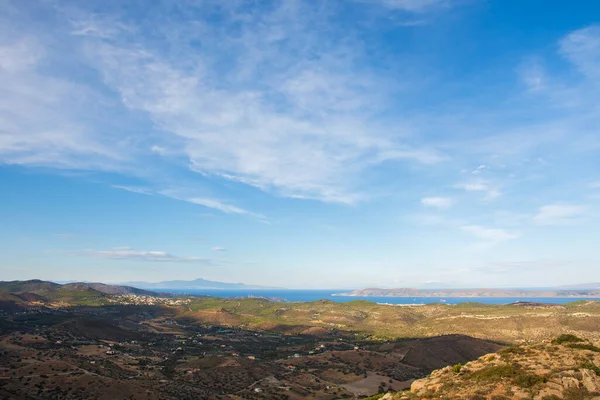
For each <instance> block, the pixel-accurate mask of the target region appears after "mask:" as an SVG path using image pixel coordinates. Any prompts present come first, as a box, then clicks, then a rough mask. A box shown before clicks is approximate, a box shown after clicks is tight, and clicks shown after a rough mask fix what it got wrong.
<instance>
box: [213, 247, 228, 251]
mask: <svg viewBox="0 0 600 400" xmlns="http://www.w3.org/2000/svg"><path fill="white" fill-rule="evenodd" d="M211 250H212V251H218V252H221V251H227V249H226V248H225V247H219V246H214V247H211Z"/></svg>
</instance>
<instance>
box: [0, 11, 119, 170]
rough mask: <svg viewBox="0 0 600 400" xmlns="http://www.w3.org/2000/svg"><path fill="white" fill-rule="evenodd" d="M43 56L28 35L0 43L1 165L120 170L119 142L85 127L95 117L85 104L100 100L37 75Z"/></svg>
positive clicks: (68, 83)
mask: <svg viewBox="0 0 600 400" xmlns="http://www.w3.org/2000/svg"><path fill="white" fill-rule="evenodd" d="M1 11H2V8H1V6H0V13H1ZM7 30H8V31H9V32H10V29H7ZM3 32H4V31H3ZM47 53H48V51H47V50H46V48H45V46H44V45H43V44H42V43H41V42H40V40H39V39H38V38H35V37H33V36H30V35H26V34H9V35H6V36H5V37H2V38H1V39H0V87H2V94H1V96H0V163H8V164H20V165H35V166H49V167H55V168H79V169H102V170H115V169H118V168H121V165H122V164H123V163H124V158H125V157H124V155H123V153H122V152H121V150H122V149H121V144H122V140H120V139H118V138H117V137H113V135H112V134H107V133H102V134H100V133H99V132H98V131H97V130H95V128H93V124H91V125H89V124H88V123H87V122H89V119H90V118H91V119H95V118H98V116H99V115H97V109H96V107H89V108H88V106H89V105H90V102H94V103H96V102H100V99H99V98H98V97H95V95H94V94H93V92H92V91H90V90H89V88H86V87H84V86H80V85H78V84H76V83H74V82H72V81H69V80H66V79H61V78H58V77H55V76H51V75H48V74H45V73H42V72H40V71H39V70H42V68H41V67H40V64H43V61H44V60H45V58H46V57H47V56H48V54H47ZM110 141H112V144H109V142H110Z"/></svg>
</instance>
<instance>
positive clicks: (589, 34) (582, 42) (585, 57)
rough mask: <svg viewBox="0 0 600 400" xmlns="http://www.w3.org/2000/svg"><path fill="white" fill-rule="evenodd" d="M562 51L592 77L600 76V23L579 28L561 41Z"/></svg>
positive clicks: (584, 72) (580, 69)
mask: <svg viewBox="0 0 600 400" xmlns="http://www.w3.org/2000/svg"><path fill="white" fill-rule="evenodd" d="M559 46H560V52H561V54H562V55H564V56H565V57H566V58H567V59H568V60H569V61H571V62H572V63H573V64H575V66H576V67H577V68H578V69H579V71H580V72H581V73H583V74H584V75H586V76H588V77H590V78H594V79H596V78H600V25H592V26H589V27H587V28H583V29H579V30H576V31H573V32H571V33H570V34H568V35H567V36H565V37H564V38H563V39H562V40H561V41H560V43H559Z"/></svg>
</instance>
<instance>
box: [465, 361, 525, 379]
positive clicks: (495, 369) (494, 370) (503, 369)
mask: <svg viewBox="0 0 600 400" xmlns="http://www.w3.org/2000/svg"><path fill="white" fill-rule="evenodd" d="M514 374H515V367H514V366H512V365H510V364H504V365H494V366H491V367H485V368H483V369H480V370H479V371H475V372H473V374H472V375H471V377H472V378H473V379H474V380H476V381H495V380H500V379H502V378H510V377H512V376H514Z"/></svg>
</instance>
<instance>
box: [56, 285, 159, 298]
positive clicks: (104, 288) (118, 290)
mask: <svg viewBox="0 0 600 400" xmlns="http://www.w3.org/2000/svg"><path fill="white" fill-rule="evenodd" d="M60 290H65V291H69V290H75V291H85V290H95V291H97V292H100V293H103V294H112V295H125V294H137V295H141V296H158V295H159V293H157V292H152V291H149V290H144V289H138V288H135V287H132V286H121V285H106V284H104V283H87V282H76V283H68V284H65V285H62V286H61V287H60Z"/></svg>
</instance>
